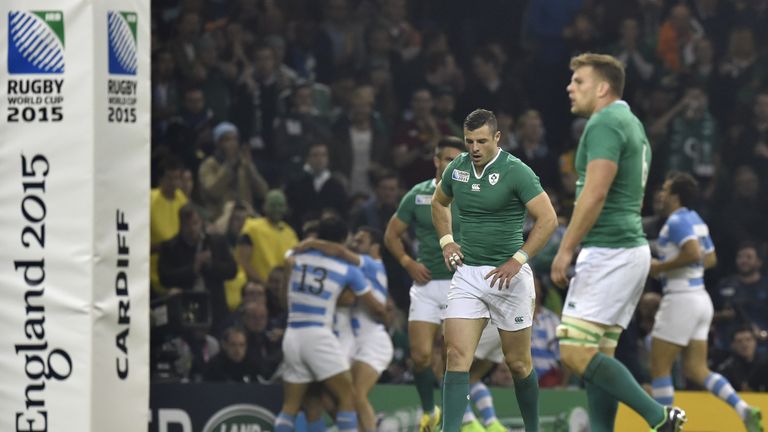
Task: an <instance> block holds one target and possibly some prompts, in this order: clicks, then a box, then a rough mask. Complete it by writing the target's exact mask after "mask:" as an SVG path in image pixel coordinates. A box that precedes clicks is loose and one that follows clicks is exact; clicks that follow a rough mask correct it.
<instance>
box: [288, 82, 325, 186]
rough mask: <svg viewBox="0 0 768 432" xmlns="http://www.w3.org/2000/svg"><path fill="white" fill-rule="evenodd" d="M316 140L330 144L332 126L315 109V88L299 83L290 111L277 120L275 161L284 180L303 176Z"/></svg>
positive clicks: (292, 97)
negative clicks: (307, 156)
mask: <svg viewBox="0 0 768 432" xmlns="http://www.w3.org/2000/svg"><path fill="white" fill-rule="evenodd" d="M313 140H314V141H325V142H328V141H330V140H331V128H330V124H329V123H328V121H327V120H326V119H325V118H324V117H323V116H321V115H320V113H319V111H318V110H317V108H316V107H315V103H314V92H313V90H312V85H310V84H308V83H303V84H297V85H295V86H294V87H293V91H292V92H291V95H290V108H289V110H288V112H287V113H286V114H284V115H283V116H281V117H279V118H277V120H276V121H275V162H277V163H278V164H279V165H280V167H281V171H282V175H281V176H280V179H281V181H285V182H289V181H292V180H294V179H295V178H296V177H300V176H302V173H303V172H304V169H303V167H304V163H305V160H304V159H305V157H306V155H307V151H308V150H309V146H310V144H311V143H312V142H313Z"/></svg>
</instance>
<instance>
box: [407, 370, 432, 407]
mask: <svg viewBox="0 0 768 432" xmlns="http://www.w3.org/2000/svg"><path fill="white" fill-rule="evenodd" d="M435 381H436V380H435V373H434V372H432V368H431V367H425V368H424V370H421V371H418V372H414V373H413V382H414V384H416V391H417V392H418V393H419V400H421V410H422V411H424V413H425V414H432V412H433V411H435Z"/></svg>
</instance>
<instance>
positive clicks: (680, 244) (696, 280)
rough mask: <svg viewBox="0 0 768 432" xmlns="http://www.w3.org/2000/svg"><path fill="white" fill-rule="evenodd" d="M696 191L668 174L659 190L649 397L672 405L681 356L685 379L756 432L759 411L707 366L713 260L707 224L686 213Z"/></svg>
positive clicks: (690, 181)
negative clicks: (707, 282)
mask: <svg viewBox="0 0 768 432" xmlns="http://www.w3.org/2000/svg"><path fill="white" fill-rule="evenodd" d="M697 190H698V184H697V183H696V180H695V179H694V178H693V177H692V176H691V175H690V174H685V173H674V172H673V173H670V174H669V175H668V176H667V179H666V181H665V182H664V185H663V187H662V189H661V199H662V203H663V212H664V214H665V215H667V216H668V219H667V221H666V223H665V224H664V226H663V227H662V228H661V232H660V233H659V249H660V254H659V259H658V260H653V261H652V262H651V276H656V277H659V278H660V279H661V281H662V285H663V287H664V297H663V298H662V300H661V305H660V306H659V311H658V312H657V313H656V320H655V323H654V326H653V332H652V333H651V337H652V342H651V375H652V377H653V383H652V385H653V398H654V399H656V400H657V401H658V402H659V403H661V404H663V405H672V401H673V400H674V396H675V393H674V392H675V389H674V387H673V386H672V377H671V376H670V375H671V372H672V364H673V363H674V362H675V359H676V358H677V356H678V354H680V353H681V352H682V354H683V358H682V360H683V369H684V371H685V376H686V378H688V379H689V380H691V381H692V382H695V383H696V384H698V385H700V386H702V387H705V388H706V389H707V390H709V391H710V392H711V393H713V394H714V395H715V396H717V397H719V398H720V399H722V400H723V401H725V402H726V403H728V404H730V405H731V406H732V407H733V409H734V410H736V412H738V414H739V416H740V417H741V419H742V420H743V421H744V424H745V426H746V428H747V431H748V432H758V431H759V432H761V431H762V430H763V427H762V422H761V413H760V410H759V409H758V408H755V407H750V406H749V405H747V403H746V402H744V401H743V400H742V399H741V398H740V397H739V396H738V394H736V391H735V390H734V389H733V387H732V386H731V384H730V383H729V382H728V380H727V379H726V378H725V377H723V376H722V375H720V374H718V373H716V372H712V371H711V370H709V368H708V367H707V336H708V334H709V326H710V324H711V323H712V316H713V313H714V310H713V307H712V300H710V298H709V294H708V293H707V291H706V290H705V289H704V269H707V268H710V267H713V266H714V265H715V264H716V263H717V257H716V255H715V245H714V244H713V243H712V238H711V237H710V236H709V228H708V227H707V224H706V223H704V221H703V220H702V219H701V217H700V216H699V214H698V213H696V211H694V210H690V209H689V207H690V206H691V204H692V203H693V202H694V200H695V199H696V194H697Z"/></svg>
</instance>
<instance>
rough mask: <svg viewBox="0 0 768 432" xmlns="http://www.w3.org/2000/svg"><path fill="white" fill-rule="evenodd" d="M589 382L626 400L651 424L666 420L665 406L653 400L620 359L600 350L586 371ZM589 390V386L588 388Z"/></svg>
mask: <svg viewBox="0 0 768 432" xmlns="http://www.w3.org/2000/svg"><path fill="white" fill-rule="evenodd" d="M584 379H585V380H586V381H587V382H588V384H590V385H592V386H596V387H599V388H600V389H601V390H603V391H604V392H605V393H606V396H608V395H610V396H611V397H613V398H614V399H616V400H619V401H621V402H624V403H625V404H627V405H628V406H629V407H630V408H632V409H633V410H635V411H636V412H637V413H638V414H640V416H642V417H643V418H644V419H645V421H646V422H648V424H649V425H651V426H655V425H657V424H659V423H660V422H661V421H663V420H664V415H665V413H664V407H663V406H661V405H660V404H659V403H658V402H656V401H655V400H653V398H652V397H650V396H649V395H648V393H646V392H645V390H643V388H642V387H640V384H638V383H637V381H635V378H634V377H632V374H630V373H629V371H628V370H627V368H625V367H624V365H622V364H621V363H619V361H617V360H616V359H613V358H611V357H608V356H607V355H605V354H603V353H600V352H598V353H597V354H595V356H594V357H592V360H591V361H590V362H589V365H587V369H586V370H585V371H584ZM587 389H588V391H589V387H588V388H587ZM591 408H592V398H591V397H590V415H591V414H592V412H591V411H592V410H591Z"/></svg>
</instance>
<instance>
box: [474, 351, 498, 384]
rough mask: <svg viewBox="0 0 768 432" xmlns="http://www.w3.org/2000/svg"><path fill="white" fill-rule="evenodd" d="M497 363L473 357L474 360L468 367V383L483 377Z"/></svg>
mask: <svg viewBox="0 0 768 432" xmlns="http://www.w3.org/2000/svg"><path fill="white" fill-rule="evenodd" d="M496 364H497V363H494V362H492V361H490V360H484V359H480V358H477V357H475V359H474V360H472V366H471V367H470V368H469V382H470V384H472V383H476V382H478V381H480V380H481V379H483V377H484V376H485V375H487V374H488V372H490V371H491V370H493V368H494V367H495V366H496Z"/></svg>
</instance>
